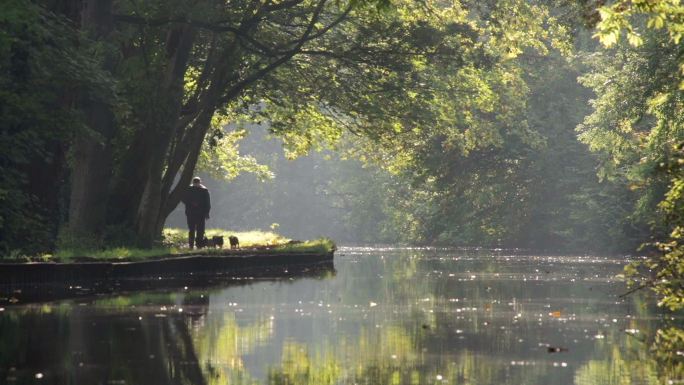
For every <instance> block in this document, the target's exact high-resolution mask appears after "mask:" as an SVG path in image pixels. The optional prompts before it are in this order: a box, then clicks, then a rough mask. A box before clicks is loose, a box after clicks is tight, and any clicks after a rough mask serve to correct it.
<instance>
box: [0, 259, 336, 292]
mask: <svg viewBox="0 0 684 385" xmlns="http://www.w3.org/2000/svg"><path fill="white" fill-rule="evenodd" d="M333 256H334V252H331V253H299V254H293V253H286V254H277V253H270V254H258V253H254V254H244V255H230V256H220V255H191V256H187V255H186V256H178V257H172V258H164V259H156V260H148V261H133V262H74V263H54V262H35V263H0V285H16V284H22V283H28V282H33V283H39V282H56V281H72V280H73V281H81V280H110V279H115V280H116V279H126V278H141V277H163V276H169V275H177V274H182V273H193V274H194V273H200V274H202V273H219V272H225V273H228V274H230V273H231V272H240V271H245V270H247V271H249V270H258V269H259V268H265V267H283V266H288V265H306V264H316V263H322V262H331V261H332V260H333Z"/></svg>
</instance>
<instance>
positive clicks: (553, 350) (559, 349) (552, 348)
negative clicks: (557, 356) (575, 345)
mask: <svg viewBox="0 0 684 385" xmlns="http://www.w3.org/2000/svg"><path fill="white" fill-rule="evenodd" d="M546 351H547V352H548V353H562V352H567V351H568V348H563V347H560V346H549V347H548V348H546Z"/></svg>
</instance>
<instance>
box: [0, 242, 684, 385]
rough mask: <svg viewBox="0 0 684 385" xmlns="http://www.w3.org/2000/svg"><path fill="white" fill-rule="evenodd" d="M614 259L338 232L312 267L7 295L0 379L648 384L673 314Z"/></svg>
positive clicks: (0, 319)
mask: <svg viewBox="0 0 684 385" xmlns="http://www.w3.org/2000/svg"><path fill="white" fill-rule="evenodd" d="M625 263H626V259H625V258H615V257H596V256H539V255H513V253H509V252H506V251H483V250H454V249H412V248H352V247H346V248H341V249H340V250H339V251H338V252H337V255H336V257H335V268H334V270H328V271H326V272H324V273H323V274H318V275H315V276H314V277H303V278H297V277H288V278H285V279H277V280H276V279H247V280H239V281H237V280H234V281H232V282H222V283H221V284H217V285H215V286H208V287H206V286H204V285H203V286H202V287H198V285H197V280H196V279H194V280H192V281H190V280H189V281H188V282H189V283H188V284H187V285H183V283H182V279H181V280H180V281H181V283H180V284H178V285H174V286H173V288H166V289H163V290H146V291H141V292H140V291H137V292H131V293H117V294H106V295H102V294H100V295H87V296H84V297H79V298H75V299H67V300H61V301H53V302H41V303H30V304H22V302H21V301H20V302H19V303H14V304H8V305H3V306H4V307H2V308H1V309H2V311H0V383H6V384H34V383H35V384H373V385H375V384H657V383H661V382H662V381H663V378H664V377H663V376H662V373H660V374H659V367H658V364H657V363H656V361H654V359H653V357H652V352H651V350H650V347H651V342H650V341H651V339H652V338H651V337H650V336H652V335H653V333H654V332H655V330H656V329H657V328H659V327H661V326H662V325H663V324H664V323H665V322H672V318H673V316H672V315H665V314H660V313H658V311H657V309H654V307H653V306H652V304H651V302H649V301H651V300H645V299H644V296H645V293H641V294H640V293H638V294H636V295H632V296H628V297H626V298H621V297H620V294H622V293H624V292H625V291H626V289H625V286H624V284H622V283H621V282H620V281H619V279H617V278H616V275H617V274H619V273H620V272H621V271H622V267H623V266H624V264H625ZM10 296H11V295H10ZM10 299H11V298H10ZM5 300H8V298H5ZM675 321H676V322H677V321H679V320H677V319H675ZM659 376H660V377H659ZM669 381H672V383H675V382H677V381H678V379H676V378H674V379H672V378H670V379H669Z"/></svg>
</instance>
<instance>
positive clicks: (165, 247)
mask: <svg viewBox="0 0 684 385" xmlns="http://www.w3.org/2000/svg"><path fill="white" fill-rule="evenodd" d="M163 235H164V240H163V243H162V246H160V247H155V248H151V249H140V248H129V247H116V248H110V249H104V250H88V249H60V250H57V252H55V253H54V254H53V255H45V256H42V257H39V258H34V259H33V261H58V262H78V261H83V260H88V261H93V260H101V261H142V260H147V259H158V258H169V257H174V256H182V255H195V254H197V255H230V254H250V253H254V252H259V253H269V254H279V253H282V254H295V253H331V252H333V251H335V243H334V242H333V241H332V240H330V239H328V238H321V239H316V240H311V241H304V242H300V241H292V240H290V239H288V238H285V237H283V236H282V235H279V234H276V233H274V232H271V231H259V230H252V231H228V230H223V229H209V230H207V232H206V236H207V237H208V238H211V237H212V236H214V235H223V236H224V242H225V244H224V248H223V249H213V248H206V249H195V250H190V249H188V247H187V230H184V229H173V228H169V229H164V232H163ZM229 235H235V236H237V237H238V239H239V240H240V250H229V247H230V246H229V243H228V236H229Z"/></svg>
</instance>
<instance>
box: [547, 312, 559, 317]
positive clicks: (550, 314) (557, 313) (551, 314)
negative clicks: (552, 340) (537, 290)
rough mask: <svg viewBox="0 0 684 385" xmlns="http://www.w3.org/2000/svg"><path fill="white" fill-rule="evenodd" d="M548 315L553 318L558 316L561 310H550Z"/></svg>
mask: <svg viewBox="0 0 684 385" xmlns="http://www.w3.org/2000/svg"><path fill="white" fill-rule="evenodd" d="M549 316H551V317H553V318H560V317H561V312H560V311H552V312H551V313H549Z"/></svg>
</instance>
